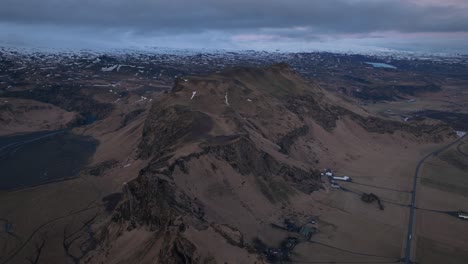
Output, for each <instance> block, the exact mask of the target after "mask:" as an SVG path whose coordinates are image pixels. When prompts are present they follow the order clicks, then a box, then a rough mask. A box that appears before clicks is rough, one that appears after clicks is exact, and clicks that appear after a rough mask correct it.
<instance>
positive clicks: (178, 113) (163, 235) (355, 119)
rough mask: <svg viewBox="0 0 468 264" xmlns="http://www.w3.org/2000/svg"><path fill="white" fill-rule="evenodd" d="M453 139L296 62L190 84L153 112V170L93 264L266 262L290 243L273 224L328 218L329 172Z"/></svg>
mask: <svg viewBox="0 0 468 264" xmlns="http://www.w3.org/2000/svg"><path fill="white" fill-rule="evenodd" d="M451 136H452V132H451V131H450V130H449V129H448V128H447V127H445V126H442V125H434V126H431V125H424V124H420V125H409V124H406V123H400V122H395V121H388V120H383V119H379V118H377V117H374V116H372V115H370V114H369V113H367V112H366V111H364V110H363V109H360V108H358V107H356V106H354V105H351V104H349V103H347V102H344V101H342V100H340V99H338V98H336V97H334V96H332V95H330V94H328V93H327V92H325V91H323V90H322V89H321V88H320V87H318V86H317V85H315V84H313V83H310V82H308V81H306V80H304V79H302V78H301V77H300V76H299V75H298V74H296V73H295V72H294V71H293V70H291V69H290V68H289V67H288V66H287V65H285V64H279V65H274V66H272V67H269V68H265V69H253V68H236V69H230V70H227V71H225V72H222V73H219V74H212V75H209V76H199V77H195V76H194V77H186V78H181V79H179V80H178V81H177V82H176V84H175V85H174V87H173V89H172V91H171V92H170V93H168V94H166V95H164V96H162V97H160V99H159V100H157V101H155V102H154V104H153V107H152V109H151V111H150V113H149V115H148V117H147V120H146V123H145V126H144V129H143V135H142V139H141V142H140V144H139V156H140V157H141V158H142V159H149V160H150V162H149V165H148V166H147V167H146V168H145V169H143V170H142V171H141V172H140V175H139V176H138V178H137V179H135V180H133V181H131V182H129V183H127V184H125V186H124V188H123V192H124V196H123V199H122V201H121V202H120V204H119V205H118V207H117V209H116V211H115V212H114V214H113V216H112V221H111V224H110V225H106V226H105V227H103V228H102V229H101V232H100V234H99V239H100V241H101V243H100V247H99V250H98V251H96V252H95V253H94V255H93V256H92V258H91V259H92V260H93V261H95V262H96V263H97V262H100V261H104V262H106V263H224V262H228V263H254V262H257V263H262V262H264V261H265V260H266V258H268V257H265V255H264V252H263V251H264V247H265V246H268V247H277V248H279V247H280V246H281V243H282V241H285V239H286V238H287V237H288V235H287V234H285V233H284V231H283V230H278V229H277V228H274V227H273V226H272V225H271V223H281V222H282V221H283V220H284V219H285V218H291V217H293V218H296V219H300V220H304V219H306V218H307V217H308V216H310V215H319V214H320V212H319V205H317V204H315V203H314V202H313V200H312V199H311V196H310V194H312V193H314V192H325V193H326V192H328V187H327V186H326V184H324V182H325V181H323V180H322V179H321V178H320V173H319V171H318V169H320V168H321V167H322V166H328V165H330V164H339V163H341V162H343V161H344V160H346V159H348V158H349V157H351V158H350V159H358V158H357V157H359V156H362V155H367V153H370V155H372V154H373V151H375V152H377V151H378V150H374V147H375V146H390V145H393V144H398V145H399V146H401V147H402V148H403V145H405V144H416V143H414V142H439V141H443V140H444V139H446V138H448V137H451ZM320 210H321V209H320ZM297 239H299V241H300V242H301V241H304V240H305V239H304V238H303V237H301V236H299V237H297ZM262 241H263V242H262ZM284 245H285V244H283V248H284V247H285V246H284ZM282 257H284V258H287V257H288V256H282ZM269 258H270V260H273V259H274V258H279V256H278V255H274V254H273V255H272V254H270V255H269Z"/></svg>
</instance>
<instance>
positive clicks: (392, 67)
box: [366, 62, 397, 69]
mask: <svg viewBox="0 0 468 264" xmlns="http://www.w3.org/2000/svg"><path fill="white" fill-rule="evenodd" d="M366 64H369V65H372V67H374V68H387V69H396V68H397V67H395V66H393V65H390V64H387V63H380V62H366Z"/></svg>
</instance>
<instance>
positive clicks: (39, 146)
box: [0, 130, 98, 190]
mask: <svg viewBox="0 0 468 264" xmlns="http://www.w3.org/2000/svg"><path fill="white" fill-rule="evenodd" d="M97 145H98V141H97V140H95V139H93V138H92V137H89V136H80V135H75V134H73V133H71V132H70V131H68V130H57V131H42V132H35V133H28V134H22V135H13V136H2V137H0V190H8V189H15V188H21V187H28V186H34V185H38V184H42V183H46V182H50V181H55V180H60V179H66V178H71V177H73V176H76V175H77V174H78V172H79V171H80V170H81V169H82V168H83V167H84V166H86V164H88V162H89V159H90V158H91V157H92V155H93V154H94V152H95V151H96V147H97Z"/></svg>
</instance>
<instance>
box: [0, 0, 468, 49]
mask: <svg viewBox="0 0 468 264" xmlns="http://www.w3.org/2000/svg"><path fill="white" fill-rule="evenodd" d="M0 42H2V43H6V44H9V45H26V46H27V45H36V46H44V47H61V46H64V47H78V48H80V47H83V48H89V47H113V48H119V47H123V48H124V47H144V46H165V47H174V48H191V47H194V48H225V49H245V48H254V49H284V50H308V49H317V48H320V47H324V49H327V47H328V48H337V49H339V48H348V49H359V48H365V47H370V46H372V47H374V48H382V49H384V48H390V49H414V48H415V47H417V48H421V49H426V50H433V51H456V52H460V51H463V50H464V49H466V48H465V47H467V46H468V0H440V1H437V0H323V1H314V0H190V1H188V0H169V1H159V0H2V1H0Z"/></svg>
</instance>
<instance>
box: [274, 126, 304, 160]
mask: <svg viewBox="0 0 468 264" xmlns="http://www.w3.org/2000/svg"><path fill="white" fill-rule="evenodd" d="M307 133H309V126H307V125H304V126H302V127H299V128H296V129H294V130H292V131H290V132H288V133H287V134H286V135H284V136H283V137H282V138H281V139H280V140H279V142H278V146H280V147H281V150H280V152H281V153H283V154H288V153H289V148H290V147H291V146H292V145H293V144H294V141H295V140H296V139H297V138H299V137H302V136H305V135H307Z"/></svg>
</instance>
